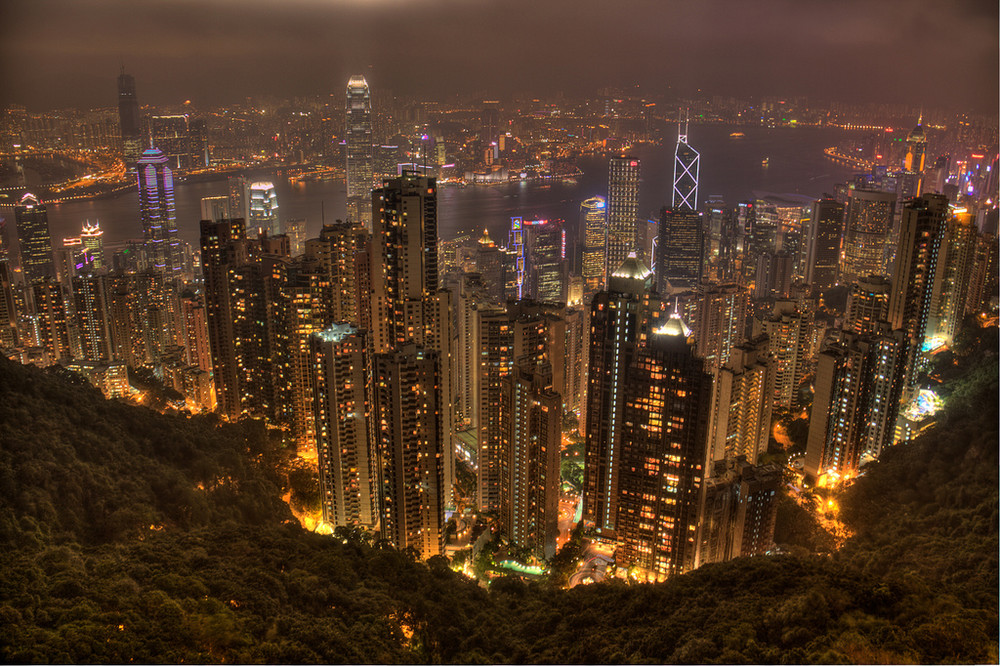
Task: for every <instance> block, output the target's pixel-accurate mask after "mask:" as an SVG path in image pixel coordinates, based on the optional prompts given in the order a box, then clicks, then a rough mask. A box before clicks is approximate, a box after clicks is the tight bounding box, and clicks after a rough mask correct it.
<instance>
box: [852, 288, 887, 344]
mask: <svg viewBox="0 0 1000 666" xmlns="http://www.w3.org/2000/svg"><path fill="white" fill-rule="evenodd" d="M891 288H892V283H891V282H889V280H887V279H886V278H885V277H883V276H881V275H869V276H868V277H866V278H862V279H858V280H855V281H854V282H852V283H851V290H850V291H849V292H847V314H846V316H845V318H844V330H846V331H854V332H855V333H859V334H863V333H874V332H875V331H876V330H878V328H879V322H884V321H886V320H887V318H888V316H889V292H890V290H891Z"/></svg>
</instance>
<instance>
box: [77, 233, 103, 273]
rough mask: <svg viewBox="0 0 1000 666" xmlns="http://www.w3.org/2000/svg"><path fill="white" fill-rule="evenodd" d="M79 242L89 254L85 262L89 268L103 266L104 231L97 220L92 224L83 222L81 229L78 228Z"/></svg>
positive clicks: (95, 268)
mask: <svg viewBox="0 0 1000 666" xmlns="http://www.w3.org/2000/svg"><path fill="white" fill-rule="evenodd" d="M80 244H81V245H83V249H84V251H86V253H87V254H88V255H90V256H89V260H88V262H87V263H89V264H90V266H91V268H92V269H94V270H97V269H99V268H104V266H105V262H104V231H103V230H102V229H101V224H100V223H99V222H95V223H94V224H90V223H89V222H85V223H84V224H83V229H81V230H80Z"/></svg>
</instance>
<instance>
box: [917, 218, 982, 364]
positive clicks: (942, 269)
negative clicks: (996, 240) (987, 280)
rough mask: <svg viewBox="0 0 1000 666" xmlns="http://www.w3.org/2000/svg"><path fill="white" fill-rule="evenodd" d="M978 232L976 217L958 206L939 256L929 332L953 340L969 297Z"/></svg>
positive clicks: (947, 341) (944, 339) (928, 325)
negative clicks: (974, 218) (974, 219)
mask: <svg viewBox="0 0 1000 666" xmlns="http://www.w3.org/2000/svg"><path fill="white" fill-rule="evenodd" d="M977 240H978V234H977V231H976V225H975V222H974V221H973V217H972V215H971V214H969V213H968V212H967V211H964V210H962V209H956V210H954V211H953V212H952V214H951V215H950V217H949V219H948V223H947V224H946V226H945V232H944V238H942V240H941V250H940V252H939V257H938V270H937V273H936V275H935V278H934V287H933V293H932V295H931V306H930V307H931V311H930V314H929V316H928V319H927V335H928V337H934V338H936V340H937V341H940V342H943V343H945V344H950V343H951V342H952V340H953V339H954V337H955V334H956V333H958V329H959V327H960V326H961V324H962V318H963V317H965V313H966V311H967V308H966V299H967V298H968V294H969V282H970V280H971V279H972V269H973V264H974V262H975V257H976V245H977Z"/></svg>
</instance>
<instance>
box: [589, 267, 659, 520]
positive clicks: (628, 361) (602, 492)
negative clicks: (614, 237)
mask: <svg viewBox="0 0 1000 666" xmlns="http://www.w3.org/2000/svg"><path fill="white" fill-rule="evenodd" d="M651 288H652V273H651V272H650V270H649V269H648V268H647V267H646V266H645V265H644V264H643V263H642V262H640V261H639V260H638V259H637V258H636V256H635V253H632V254H630V255H629V257H628V258H627V259H626V260H625V261H624V262H623V263H622V265H621V266H620V267H619V268H618V269H617V270H616V271H614V272H613V273H612V274H611V279H610V280H609V283H608V289H607V291H602V292H599V293H598V294H597V295H595V296H594V300H593V302H592V303H591V307H590V343H589V345H590V350H589V362H588V366H589V367H588V372H587V404H586V424H587V427H586V438H587V439H586V449H585V453H584V490H583V515H584V518H585V519H586V520H588V521H591V522H593V524H594V526H595V528H596V529H597V531H598V533H599V534H602V535H613V534H614V530H615V525H616V521H617V518H618V472H619V470H620V468H621V449H622V442H623V439H622V428H623V425H622V424H623V422H624V418H625V417H624V415H623V408H624V401H625V391H626V387H625V384H626V381H627V369H628V368H629V367H630V366H631V365H632V363H633V360H634V358H635V356H636V354H637V353H638V348H639V346H640V344H642V343H644V341H646V340H648V338H649V335H650V331H651V329H652V326H653V324H654V323H655V321H656V320H657V319H658V317H659V316H660V314H661V312H662V309H663V307H662V303H661V302H660V301H659V299H658V298H656V297H655V296H654V295H652V293H651Z"/></svg>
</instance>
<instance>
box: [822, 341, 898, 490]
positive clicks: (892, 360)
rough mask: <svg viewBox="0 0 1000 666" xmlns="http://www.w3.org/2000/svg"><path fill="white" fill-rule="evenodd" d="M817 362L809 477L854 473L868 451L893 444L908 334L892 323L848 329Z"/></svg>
mask: <svg viewBox="0 0 1000 666" xmlns="http://www.w3.org/2000/svg"><path fill="white" fill-rule="evenodd" d="M841 338H842V339H841V340H840V341H838V342H836V343H833V344H830V345H829V346H828V347H827V349H825V350H823V351H822V352H821V353H820V354H819V356H818V361H817V363H816V379H815V381H814V386H815V396H814V398H813V404H812V411H811V412H810V416H809V439H808V442H807V445H806V457H805V473H806V477H807V478H809V479H812V480H816V479H817V478H818V477H819V476H821V475H823V474H835V475H838V476H844V475H853V474H854V473H855V472H856V471H857V469H858V467H859V466H860V463H861V458H862V456H863V455H866V454H867V455H869V456H872V457H877V456H878V455H879V453H880V452H881V451H882V449H883V448H885V447H886V446H888V445H890V444H892V440H893V434H894V431H895V426H896V417H897V414H898V411H899V403H900V396H901V394H902V391H903V388H904V387H903V379H904V373H905V360H906V355H907V335H906V333H905V332H904V331H901V330H896V331H892V332H889V330H888V327H885V326H883V327H882V328H881V330H879V331H877V332H875V333H873V334H867V335H862V336H859V335H857V334H855V333H844V334H843V335H842V336H841Z"/></svg>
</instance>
